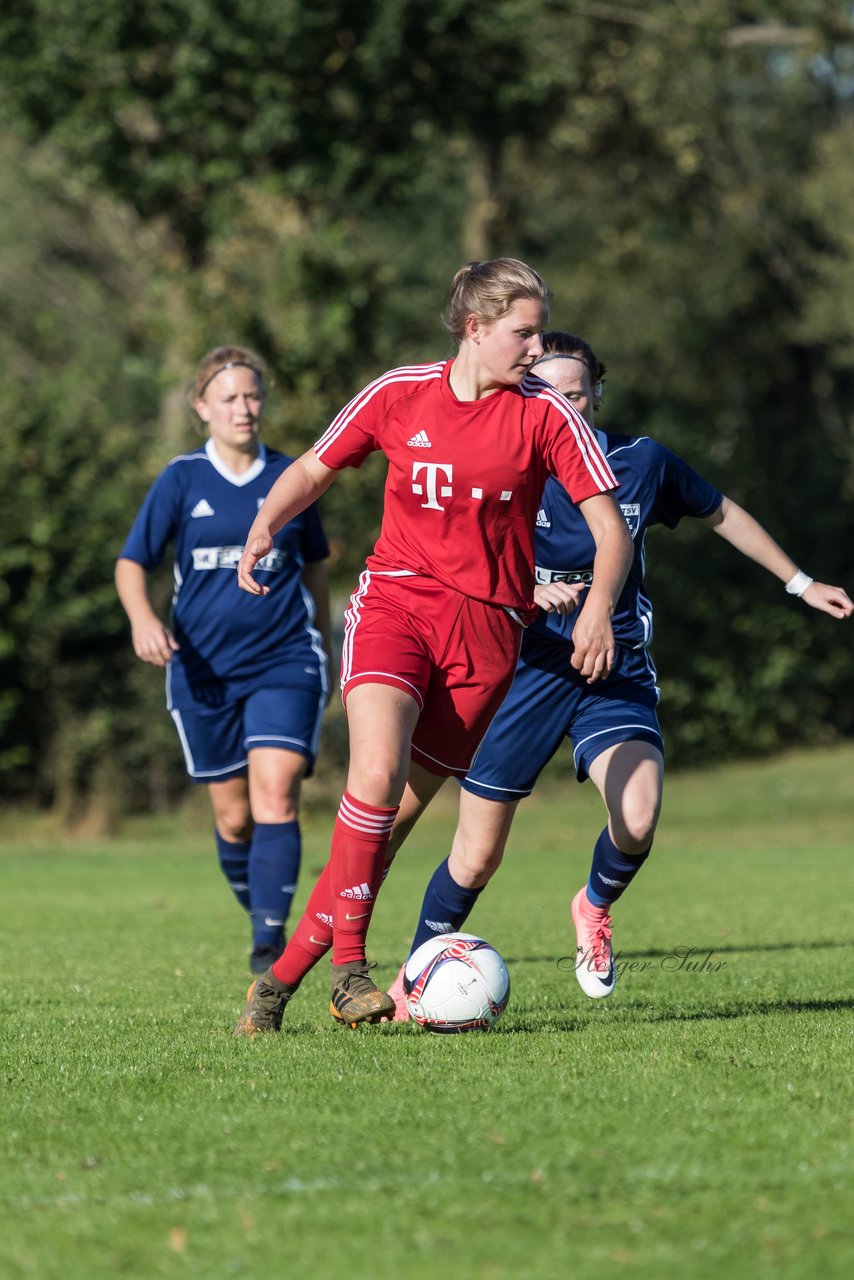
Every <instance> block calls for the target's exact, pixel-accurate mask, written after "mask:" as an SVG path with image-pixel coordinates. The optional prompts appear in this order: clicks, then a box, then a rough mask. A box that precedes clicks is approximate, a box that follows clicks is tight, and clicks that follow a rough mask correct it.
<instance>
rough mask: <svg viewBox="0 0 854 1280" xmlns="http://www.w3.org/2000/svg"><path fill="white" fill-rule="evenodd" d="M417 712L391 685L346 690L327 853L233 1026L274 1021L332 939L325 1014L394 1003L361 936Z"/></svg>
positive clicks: (259, 1026) (359, 1017) (388, 1007)
mask: <svg viewBox="0 0 854 1280" xmlns="http://www.w3.org/2000/svg"><path fill="white" fill-rule="evenodd" d="M419 711H420V703H419V702H418V701H416V700H415V699H414V698H413V697H411V696H410V695H409V694H407V693H405V692H403V690H402V689H400V688H399V687H397V686H396V685H388V684H368V683H361V684H358V685H356V686H355V687H354V688H353V689H352V690H351V691H350V692H349V694H348V697H347V721H348V728H349V733H350V765H349V768H348V772H347V789H346V791H345V793H344V795H343V797H342V800H341V804H340V806H339V809H338V815H337V817H336V820H335V826H334V829H333V833H332V845H331V850H330V856H329V861H328V863H327V864H326V866H325V867H324V869H323V872H322V873H321V876H320V878H319V880H318V881H317V883H316V885H315V886H314V889H313V890H312V893H311V896H310V897H309V901H308V904H307V906H306V909H305V912H304V913H303V916H302V918H301V920H300V921H299V923H298V924H297V927H296V929H295V930H294V933H293V935H292V937H291V938H290V940H289V941H288V944H287V946H286V947H285V950H284V952H283V954H282V955H281V956H280V957H279V959H278V960H277V961H276V962H275V964H274V965H273V966H272V967H271V969H270V970H269V971H268V972H267V973H266V974H265V975H264V976H263V977H262V978H259V980H258V983H257V984H255V985H254V986H253V987H250V994H249V997H248V1002H247V1006H246V1009H245V1010H244V1012H243V1014H242V1015H241V1018H240V1019H239V1021H238V1023H237V1026H236V1028H235V1034H237V1035H243V1034H249V1035H252V1034H254V1033H255V1032H256V1031H266V1030H277V1029H278V1026H279V1025H281V1014H282V1012H283V1010H284V1005H285V1003H286V1002H287V1000H289V999H290V997H291V996H292V995H293V993H294V992H295V991H296V989H297V987H298V986H299V984H300V983H301V982H302V980H303V978H304V977H305V975H306V973H307V972H308V971H309V970H310V969H311V968H312V967H313V966H314V965H315V964H316V963H317V962H318V960H319V959H320V958H321V957H322V956H323V955H324V954H326V952H327V950H328V949H329V947H330V945H331V946H332V951H333V955H332V963H333V982H332V997H331V1012H332V1013H333V1016H334V1017H335V1018H337V1019H338V1020H339V1021H341V1022H345V1023H347V1024H348V1025H351V1026H352V1025H356V1024H357V1023H359V1022H361V1021H368V1020H376V1019H378V1018H381V1017H389V1016H390V1015H391V1014H392V1013H393V1012H394V1003H393V1001H391V1000H390V999H389V997H388V996H387V995H386V993H385V992H383V991H379V990H378V988H377V987H376V986H375V984H374V983H373V982H372V981H371V979H370V977H369V976H368V973H367V970H368V966H367V962H366V957H365V938H366V935H367V930H368V925H369V924H370V920H371V915H372V913H373V908H374V903H375V901H376V896H377V893H378V891H379V887H380V884H381V881H382V876H383V870H384V867H385V863H386V855H387V851H388V843H389V836H390V834H391V828H392V824H393V822H394V817H395V815H396V813H397V809H398V803H399V801H400V798H401V796H402V794H403V790H404V787H405V784H406V769H408V766H409V746H410V742H411V738H412V731H413V729H414V727H415V724H416V722H417V720H418V714H419ZM276 1018H277V1019H278V1024H277V1023H276Z"/></svg>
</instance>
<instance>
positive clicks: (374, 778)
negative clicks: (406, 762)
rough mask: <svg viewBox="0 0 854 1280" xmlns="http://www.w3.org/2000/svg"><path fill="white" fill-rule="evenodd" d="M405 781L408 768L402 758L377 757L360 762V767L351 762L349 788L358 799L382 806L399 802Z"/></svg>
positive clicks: (348, 778) (348, 779) (348, 777)
mask: <svg viewBox="0 0 854 1280" xmlns="http://www.w3.org/2000/svg"><path fill="white" fill-rule="evenodd" d="M405 782H406V770H405V768H404V767H403V762H402V761H401V760H385V759H383V758H381V757H377V758H376V759H373V760H370V761H362V762H360V764H359V766H358V768H356V767H354V766H353V764H352V762H351V767H350V771H349V774H348V776H347V790H348V791H349V792H350V794H351V795H353V796H354V797H355V798H356V799H357V800H363V801H364V802H365V804H373V805H376V806H377V807H378V808H382V807H384V806H388V805H396V804H398V802H399V801H400V797H401V795H402V793H403V788H404V785H405Z"/></svg>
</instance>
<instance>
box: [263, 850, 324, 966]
mask: <svg viewBox="0 0 854 1280" xmlns="http://www.w3.org/2000/svg"><path fill="white" fill-rule="evenodd" d="M331 946H332V878H331V863H330V862H327V864H326V866H325V867H324V868H323V870H322V871H321V873H320V876H319V877H318V880H317V883H316V884H315V886H314V888H313V889H312V891H311V896H310V897H309V900H308V902H307V903H306V908H305V911H304V912H303V913H302V918H301V919H300V922H299V924H298V925H297V927H296V928H295V929H294V931H293V933H292V934H291V936H290V938H289V939H288V945H287V946H286V947H285V949H284V951H283V952H282V954H281V955H280V956H279V958H278V960H277V961H276V963H275V964H274V965H273V974H274V975H275V977H277V978H278V979H279V981H280V982H286V983H287V984H288V985H289V986H291V987H298V986H299V984H300V983H301V982H302V980H303V978H304V977H305V975H306V974H307V973H308V971H309V970H310V969H313V968H314V966H315V965H316V964H317V962H318V960H322V959H323V957H324V956H325V955H326V953H327V951H328V950H329V948H330V947H331Z"/></svg>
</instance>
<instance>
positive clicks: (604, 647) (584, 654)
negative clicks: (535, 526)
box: [571, 493, 634, 684]
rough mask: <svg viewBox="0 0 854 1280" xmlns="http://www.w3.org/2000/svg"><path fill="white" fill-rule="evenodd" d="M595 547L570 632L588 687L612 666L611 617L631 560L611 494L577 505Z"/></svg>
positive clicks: (627, 539)
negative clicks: (581, 602) (580, 605)
mask: <svg viewBox="0 0 854 1280" xmlns="http://www.w3.org/2000/svg"><path fill="white" fill-rule="evenodd" d="M578 509H579V511H580V512H581V514H582V515H583V516H584V519H585V520H586V521H587V524H588V526H589V528H590V532H591V533H592V534H593V540H594V541H595V543H596V556H595V558H594V560H593V582H592V583H591V585H590V589H589V591H588V592H587V596H586V597H585V600H584V608H583V609H582V610H581V613H580V614H579V616H578V621H577V622H576V624H575V627H574V628H573V632H572V643H573V653H572V659H571V662H572V665H573V667H575V669H576V671H578V672H580V673H581V675H583V676H586V677H587V683H588V684H593V682H594V681H596V680H599V679H605V678H607V677H608V676H609V675H610V673H611V668H612V667H613V665H614V657H615V654H616V644H615V641H614V632H613V630H612V627H611V615H612V614H613V612H614V609H615V608H616V604H617V600H618V599H619V597H620V592H621V591H622V589H623V583H624V582H625V581H626V577H627V575H628V572H629V569H630V568H631V565H632V559H633V557H634V547H633V545H632V539H631V537H630V535H629V530H628V526H627V524H626V521H625V519H624V517H623V514H622V512H621V511H620V508H619V507H618V506H617V503H616V502H615V500H614V497H613V495H612V494H610V493H597V494H594V496H593V497H592V498H585V499H584V501H583V502H579V504H578Z"/></svg>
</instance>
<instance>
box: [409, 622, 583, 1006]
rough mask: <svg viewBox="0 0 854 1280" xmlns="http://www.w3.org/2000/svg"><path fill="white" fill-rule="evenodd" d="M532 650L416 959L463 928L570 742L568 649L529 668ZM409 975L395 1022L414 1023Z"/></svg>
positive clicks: (482, 754)
mask: <svg viewBox="0 0 854 1280" xmlns="http://www.w3.org/2000/svg"><path fill="white" fill-rule="evenodd" d="M528 649H529V646H528V645H527V644H526V645H523V648H522V655H521V656H520V658H519V662H518V666H517V669H516V673H515V677H514V679H513V682H512V686H511V688H510V690H509V691H508V693H507V695H506V697H505V698H504V700H503V702H502V703H501V705H500V707H499V708H498V709H497V710H496V711H495V712H494V714H493V715H492V718H491V719H490V720H489V721H488V722H487V724H488V728H487V732H486V735H485V737H484V738H483V740H482V742H481V743H480V745H479V747H478V749H477V752H476V756H475V758H474V761H473V763H472V765H471V767H470V769H469V771H468V774H467V776H466V778H465V779H464V780H463V782H462V790H461V793H460V815H459V821H458V826H457V830H456V832H455V835H454V840H453V844H452V848H451V853H450V855H449V856H448V857H447V858H444V859H443V860H442V861H441V862H440V863H439V865H438V866H437V868H436V870H435V871H434V873H433V875H432V877H431V879H430V882H429V884H428V885H427V889H426V891H425V894H424V899H423V901H422V904H421V910H420V912H419V916H418V922H417V925H416V928H415V933H414V936H413V939H412V944H411V946H410V950H409V955H411V954H412V952H413V951H414V950H415V949H416V948H417V947H419V946H420V945H421V944H422V942H425V941H426V940H427V939H428V938H430V937H434V936H435V935H436V934H437V933H444V932H454V931H455V930H458V929H461V928H462V926H463V924H464V923H465V921H466V920H467V919H468V917H469V915H470V914H471V911H472V909H473V908H474V905H475V903H476V901H477V899H478V897H479V895H480V893H481V891H482V889H483V888H484V886H485V885H486V884H487V882H488V881H489V879H490V878H491V877H492V875H493V874H494V873H495V871H496V870H497V869H498V866H499V865H500V863H501V860H502V858H503V856H504V849H505V846H506V843H507V837H508V835H509V832H510V828H511V825H512V822H513V817H514V815H515V812H516V809H517V806H518V804H519V801H520V800H522V799H523V798H524V797H525V796H527V795H530V793H531V790H532V789H533V787H534V785H535V783H536V780H537V778H538V776H539V774H540V772H541V770H542V769H543V768H544V766H545V765H546V763H547V762H548V760H549V759H550V758H551V756H552V755H553V754H554V753H555V751H556V750H557V748H558V746H559V745H560V743H561V741H562V740H563V738H564V736H565V733H566V724H567V720H568V718H569V717H570V715H571V706H572V704H573V702H574V700H575V698H576V697H577V693H576V690H575V688H574V686H573V683H572V680H571V679H570V678H569V676H568V673H569V675H571V673H572V669H571V667H570V665H569V662H568V660H567V656H566V650H565V648H559V647H557V646H554V645H550V646H548V652H546V653H540V652H539V650H537V651H536V652H535V653H533V657H534V661H533V662H531V663H528V662H527V661H526V657H525V655H526V650H528ZM418 733H419V735H420V734H421V724H420V723H419V727H418ZM404 968H405V965H404V966H402V967H401V969H400V971H399V973H398V975H397V977H396V979H395V981H394V983H393V984H392V986H391V988H390V990H389V994H390V995H392V996H393V997H394V1000H395V1008H396V1013H395V1018H396V1020H405V1019H406V1018H408V1016H409V1015H408V1012H407V1009H406V1004H405V1000H404V995H403V977H404Z"/></svg>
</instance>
